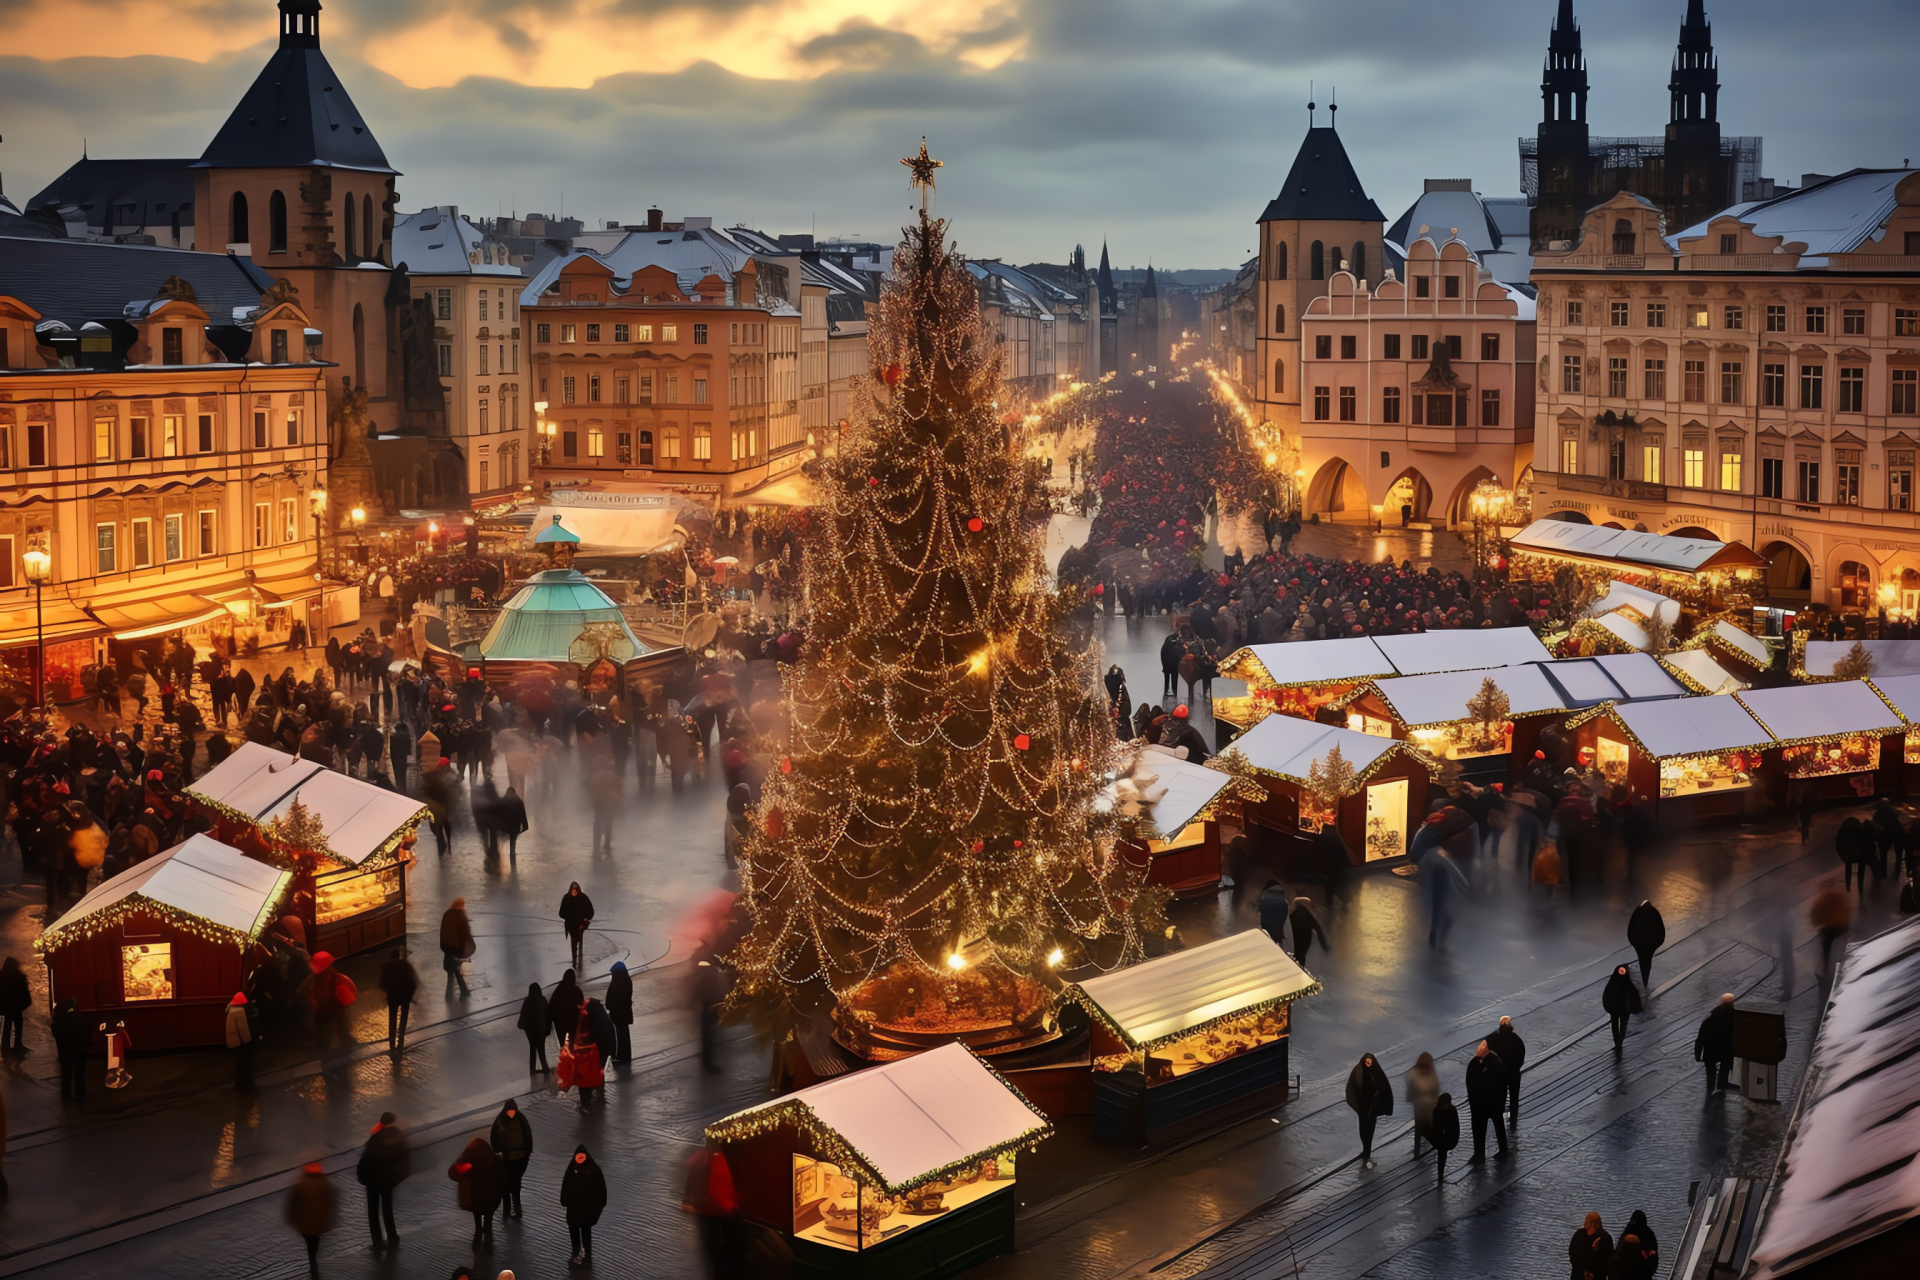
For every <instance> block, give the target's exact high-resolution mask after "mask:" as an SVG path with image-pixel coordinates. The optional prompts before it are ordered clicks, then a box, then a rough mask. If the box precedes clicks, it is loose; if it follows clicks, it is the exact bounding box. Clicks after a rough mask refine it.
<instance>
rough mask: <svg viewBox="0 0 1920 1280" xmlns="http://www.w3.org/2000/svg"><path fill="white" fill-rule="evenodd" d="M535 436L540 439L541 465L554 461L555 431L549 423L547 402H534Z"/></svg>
mask: <svg viewBox="0 0 1920 1280" xmlns="http://www.w3.org/2000/svg"><path fill="white" fill-rule="evenodd" d="M533 434H534V435H536V436H538V437H540V465H541V466H543V467H544V466H546V465H547V464H548V463H549V462H551V461H552V460H553V438H552V437H553V429H552V427H551V425H550V424H549V423H548V422H547V401H545V400H535V401H534V402H533Z"/></svg>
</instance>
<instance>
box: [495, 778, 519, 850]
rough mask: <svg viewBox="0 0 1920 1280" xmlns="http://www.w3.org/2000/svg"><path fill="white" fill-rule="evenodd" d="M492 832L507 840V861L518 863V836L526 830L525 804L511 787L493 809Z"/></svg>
mask: <svg viewBox="0 0 1920 1280" xmlns="http://www.w3.org/2000/svg"><path fill="white" fill-rule="evenodd" d="M493 825H494V830H496V831H498V832H499V833H500V834H501V835H503V836H505V837H506V838H507V861H508V862H511V863H517V862H519V861H520V835H521V833H522V832H524V831H525V830H526V829H527V802H526V801H525V800H522V799H521V798H520V793H519V792H518V791H515V790H514V789H513V788H512V787H511V786H509V787H508V788H507V790H506V794H504V795H502V796H501V797H500V801H499V803H498V804H497V805H496V806H495V807H494V813H493Z"/></svg>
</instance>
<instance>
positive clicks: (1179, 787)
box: [1094, 749, 1233, 840]
mask: <svg viewBox="0 0 1920 1280" xmlns="http://www.w3.org/2000/svg"><path fill="white" fill-rule="evenodd" d="M1143 769H1144V770H1145V771H1146V772H1148V773H1152V774H1154V775H1156V777H1155V780H1154V781H1153V782H1152V783H1151V784H1150V785H1149V787H1148V790H1149V792H1152V791H1155V790H1158V789H1159V788H1161V787H1164V788H1166V794H1165V795H1162V796H1161V797H1160V798H1159V799H1157V800H1154V801H1153V803H1151V804H1142V805H1140V809H1139V813H1140V821H1141V823H1142V825H1144V826H1145V827H1147V828H1148V829H1149V830H1150V831H1151V832H1152V835H1153V837H1154V838H1155V839H1159V840H1171V839H1173V838H1174V837H1175V836H1177V835H1179V834H1180V833H1181V832H1182V831H1183V830H1185V829H1186V826H1187V824H1188V823H1189V822H1192V821H1193V820H1194V819H1195V818H1197V817H1198V816H1200V811H1201V810H1203V809H1205V808H1206V807H1207V806H1208V805H1210V804H1212V803H1213V801H1214V798H1215V797H1216V796H1218V795H1219V794H1220V793H1221V792H1222V791H1225V790H1226V789H1227V788H1228V787H1229V786H1231V785H1233V775H1232V774H1227V773H1222V772H1220V771H1219V770H1218V769H1209V768H1208V767H1207V766H1206V765H1203V764H1194V763H1192V762H1190V761H1187V760H1182V759H1180V758H1179V757H1178V756H1173V755H1168V754H1167V753H1165V752H1164V751H1156V750H1152V749H1147V750H1143V751H1141V752H1140V753H1139V754H1138V755H1137V757H1136V758H1135V759H1133V760H1127V761H1124V762H1122V764H1121V765H1120V776H1121V777H1122V778H1124V777H1128V776H1133V775H1137V774H1138V773H1140V772H1141V770H1143ZM1119 786H1120V783H1119V781H1118V780H1117V779H1116V780H1115V781H1114V782H1111V783H1109V784H1108V785H1107V786H1106V787H1105V788H1104V789H1103V790H1102V791H1101V792H1100V794H1099V795H1097V796H1095V797H1094V807H1095V808H1096V809H1098V810H1100V811H1101V812H1103V813H1104V812H1109V811H1111V810H1112V809H1113V808H1114V807H1115V806H1116V805H1117V804H1119V802H1120V801H1119V795H1118V788H1119Z"/></svg>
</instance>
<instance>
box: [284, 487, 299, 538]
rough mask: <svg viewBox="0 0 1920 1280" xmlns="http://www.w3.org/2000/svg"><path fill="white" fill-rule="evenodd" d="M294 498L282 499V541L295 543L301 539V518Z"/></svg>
mask: <svg viewBox="0 0 1920 1280" xmlns="http://www.w3.org/2000/svg"><path fill="white" fill-rule="evenodd" d="M295 505H296V504H295V503H294V500H293V499H292V498H282V499H280V541H282V542H294V541H297V540H298V539H299V537H300V517H299V516H298V515H297V514H296V512H295Z"/></svg>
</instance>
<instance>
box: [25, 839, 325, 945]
mask: <svg viewBox="0 0 1920 1280" xmlns="http://www.w3.org/2000/svg"><path fill="white" fill-rule="evenodd" d="M292 881H293V873H292V872H291V871H282V870H280V869H279V868H278V867H272V866H268V865H267V864H266V863H264V862H257V861H255V860H254V859H252V858H249V857H248V856H247V855H246V854H244V853H241V852H240V851H239V850H238V849H235V848H233V847H232V846H231V845H224V844H221V843H220V842H219V841H218V840H215V839H214V838H213V837H211V836H207V835H196V836H189V837H188V838H187V839H186V840H185V841H184V842H183V843H180V844H177V845H175V846H173V848H171V849H168V850H165V851H164V852H161V853H157V854H155V855H154V856H153V857H151V858H148V859H147V860H146V861H145V862H142V863H139V864H138V865H136V866H133V867H129V868H128V869H127V870H125V871H122V872H121V873H120V874H119V875H117V876H115V877H114V878H113V879H111V880H108V881H107V882H106V883H104V884H102V885H101V886H100V887H99V888H97V889H95V890H93V892H91V893H89V894H87V896H86V897H84V898H82V899H80V901H79V902H77V903H75V904H74V905H73V906H72V907H70V908H69V909H68V910H67V912H66V914H64V915H62V916H61V917H60V918H59V919H58V920H56V921H54V922H53V925H52V926H51V927H50V928H48V929H47V930H46V932H44V933H42V934H41V935H40V938H39V945H40V946H41V947H42V948H43V949H45V948H47V947H51V946H58V945H60V943H61V942H62V941H64V940H65V939H64V938H63V937H62V936H61V935H62V934H64V933H65V932H66V931H67V930H69V929H72V928H74V927H75V926H77V925H79V924H80V923H81V922H82V921H85V920H88V919H91V918H92V917H94V916H97V915H100V914H101V913H102V912H104V911H107V910H108V909H109V908H112V907H115V906H119V905H120V904H122V903H125V902H126V901H127V899H129V898H134V897H138V898H141V899H144V900H145V901H147V902H151V903H153V904H155V905H156V906H159V907H163V908H166V909H167V910H169V911H176V912H179V913H180V914H182V915H188V916H192V917H194V918H195V919H198V920H204V921H206V922H207V923H208V924H212V925H218V926H219V927H220V928H222V929H225V930H227V931H229V932H231V933H233V934H235V935H237V936H238V937H240V938H246V939H248V940H251V939H252V938H254V937H255V936H256V935H257V934H258V933H259V932H260V930H261V929H263V928H265V927H266V924H267V921H268V920H269V919H271V918H272V913H273V911H274V909H275V907H276V906H277V905H278V904H279V901H280V898H281V895H282V894H284V893H285V892H286V889H287V886H288V885H289V884H291V883H292Z"/></svg>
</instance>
